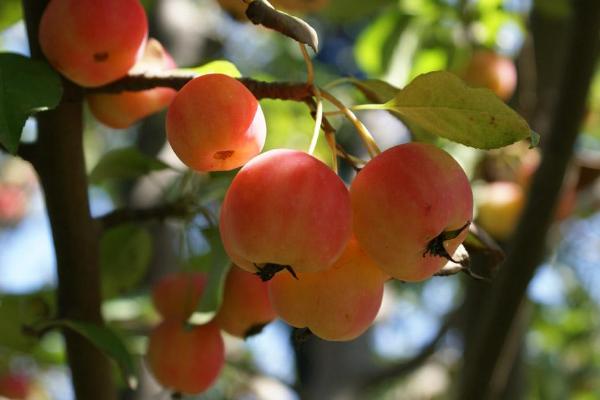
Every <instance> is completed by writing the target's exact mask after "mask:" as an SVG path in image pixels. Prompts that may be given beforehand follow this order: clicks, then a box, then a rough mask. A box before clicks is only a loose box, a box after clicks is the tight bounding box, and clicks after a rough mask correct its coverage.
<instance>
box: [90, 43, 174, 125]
mask: <svg viewBox="0 0 600 400" xmlns="http://www.w3.org/2000/svg"><path fill="white" fill-rule="evenodd" d="M174 68H177V65H176V64H175V61H174V60H173V58H172V57H171V55H170V54H169V53H168V52H167V51H166V50H165V49H164V48H163V46H162V45H161V44H160V43H159V42H158V41H157V40H156V39H153V38H150V39H149V40H148V44H147V45H146V49H145V51H144V55H143V57H142V58H141V59H140V60H139V61H138V62H137V64H136V65H135V66H134V67H133V68H132V69H131V70H130V71H129V73H131V74H136V73H152V72H160V71H163V70H168V69H174ZM176 93H177V91H176V90H174V89H170V88H155V89H149V90H143V91H137V92H122V93H119V94H93V95H88V96H86V99H87V102H88V106H89V107H90V111H91V113H92V114H93V115H94V117H96V119H97V120H98V121H100V122H102V123H103V124H104V125H106V126H109V127H111V128H114V129H125V128H128V127H130V126H131V125H132V124H134V123H135V122H137V121H139V120H140V119H142V118H145V117H147V116H148V115H151V114H154V113H155V112H158V111H160V110H162V109H163V108H165V107H167V106H168V105H169V104H170V103H171V101H172V100H173V98H174V97H175V94H176Z"/></svg>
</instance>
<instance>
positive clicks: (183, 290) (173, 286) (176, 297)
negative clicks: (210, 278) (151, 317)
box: [152, 272, 207, 322]
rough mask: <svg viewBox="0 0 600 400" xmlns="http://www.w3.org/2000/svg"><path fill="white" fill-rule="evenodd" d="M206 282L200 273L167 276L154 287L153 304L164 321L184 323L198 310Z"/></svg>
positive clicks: (204, 276) (181, 273)
mask: <svg viewBox="0 0 600 400" xmlns="http://www.w3.org/2000/svg"><path fill="white" fill-rule="evenodd" d="M206 282H207V278H206V275H205V274H203V273H200V272H193V273H188V272H179V273H174V274H170V275H166V276H164V277H163V278H161V279H160V280H159V281H158V282H157V283H156V284H155V285H154V286H153V287H152V303H153V304H154V307H155V308H156V310H157V311H158V312H159V314H160V315H162V317H163V318H164V319H169V320H175V321H179V322H183V321H185V320H186V319H188V318H189V316H190V315H192V313H193V312H194V311H195V310H196V306H197V305H198V302H199V301H200V298H201V296H202V294H203V292H204V288H205V286H206Z"/></svg>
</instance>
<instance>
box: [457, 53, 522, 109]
mask: <svg viewBox="0 0 600 400" xmlns="http://www.w3.org/2000/svg"><path fill="white" fill-rule="evenodd" d="M463 78H464V80H465V81H466V82H467V83H468V84H470V85H471V86H475V87H485V88H488V89H490V90H491V91H492V92H494V93H496V95H497V96H498V97H500V98H501V99H502V100H508V99H510V98H511V97H512V95H513V93H514V91H515V88H516V87H517V69H516V67H515V64H514V62H513V61H512V60H511V59H510V58H508V57H505V56H502V55H500V54H497V53H494V52H492V51H489V50H480V51H476V52H475V53H474V54H473V56H472V57H471V59H470V61H469V63H468V64H467V66H466V68H465V70H464V72H463Z"/></svg>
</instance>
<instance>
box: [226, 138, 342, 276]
mask: <svg viewBox="0 0 600 400" xmlns="http://www.w3.org/2000/svg"><path fill="white" fill-rule="evenodd" d="M220 228H221V238H222V240H223V245H224V247H225V250H226V251H227V254H228V255H229V257H230V259H231V260H232V261H233V262H234V263H235V264H237V265H238V266H239V267H241V268H243V269H245V270H247V271H250V272H257V271H258V270H259V269H260V268H261V267H263V266H265V265H267V264H268V265H271V264H276V265H281V266H290V267H291V268H292V269H293V270H295V271H296V272H309V271H319V270H322V269H325V268H327V267H329V266H330V265H331V264H333V263H334V262H335V260H336V259H337V258H338V257H339V256H340V255H341V253H342V251H343V250H344V247H345V246H346V243H347V242H348V240H349V239H350V235H351V231H352V220H351V210H350V198H349V194H348V189H346V186H345V185H344V182H343V181H342V180H341V179H340V178H339V177H338V176H337V175H336V174H335V173H334V172H333V171H332V170H331V169H330V168H329V167H327V165H325V164H324V163H322V162H321V161H319V160H318V159H316V158H315V157H313V156H311V155H309V154H307V153H304V152H302V151H296V150H285V149H279V150H271V151H268V152H266V153H263V154H261V155H260V156H258V157H256V158H254V159H253V160H252V161H250V162H249V163H248V164H246V165H245V166H244V167H243V168H242V169H241V170H240V171H239V172H238V174H237V175H236V177H235V178H234V179H233V181H232V183H231V186H230V187H229V190H228V191H227V194H226V195H225V199H224V200H223V205H222V208H221V218H220Z"/></svg>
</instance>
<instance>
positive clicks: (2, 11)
mask: <svg viewBox="0 0 600 400" xmlns="http://www.w3.org/2000/svg"><path fill="white" fill-rule="evenodd" d="M22 9H23V8H22V6H21V2H20V1H19V0H2V1H0V31H1V30H3V29H5V28H6V27H8V26H10V25H12V24H14V23H15V22H17V21H18V20H20V19H21V18H22V17H23V16H22Z"/></svg>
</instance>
